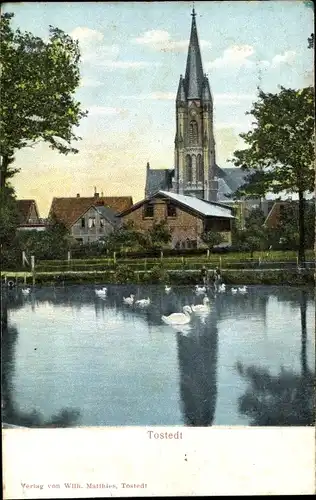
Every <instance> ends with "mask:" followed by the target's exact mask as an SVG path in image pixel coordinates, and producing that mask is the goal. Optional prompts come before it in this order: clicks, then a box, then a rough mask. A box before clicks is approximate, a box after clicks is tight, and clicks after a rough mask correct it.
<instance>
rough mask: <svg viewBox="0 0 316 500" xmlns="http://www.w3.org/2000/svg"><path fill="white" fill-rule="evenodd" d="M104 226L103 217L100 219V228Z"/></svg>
mask: <svg viewBox="0 0 316 500" xmlns="http://www.w3.org/2000/svg"><path fill="white" fill-rule="evenodd" d="M104 226H105V219H104V218H103V217H101V219H100V227H104Z"/></svg>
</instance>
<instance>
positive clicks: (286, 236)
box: [269, 201, 315, 250]
mask: <svg viewBox="0 0 316 500" xmlns="http://www.w3.org/2000/svg"><path fill="white" fill-rule="evenodd" d="M298 217H299V213H298V204H297V203H296V202H291V203H288V204H287V205H286V209H285V210H282V211H281V212H280V216H279V221H278V224H277V226H276V228H275V229H272V230H270V231H269V232H270V236H271V238H272V239H273V240H274V242H275V243H274V244H277V245H278V244H281V245H282V246H283V247H284V248H286V249H291V250H293V249H295V250H296V249H297V248H298V245H299V232H298ZM304 225H305V230H304V234H305V248H312V247H313V242H314V234H315V204H314V202H313V201H309V202H306V206H305V217H304Z"/></svg>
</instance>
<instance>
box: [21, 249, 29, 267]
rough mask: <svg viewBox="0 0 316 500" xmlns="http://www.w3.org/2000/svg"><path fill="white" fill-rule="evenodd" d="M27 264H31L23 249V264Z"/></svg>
mask: <svg viewBox="0 0 316 500" xmlns="http://www.w3.org/2000/svg"><path fill="white" fill-rule="evenodd" d="M25 264H27V265H29V261H28V260H27V258H26V255H25V251H24V250H23V251H22V266H23V267H24V266H25Z"/></svg>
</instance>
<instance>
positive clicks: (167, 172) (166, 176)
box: [145, 168, 173, 196]
mask: <svg viewBox="0 0 316 500" xmlns="http://www.w3.org/2000/svg"><path fill="white" fill-rule="evenodd" d="M172 174H173V169H167V168H160V169H148V170H147V173H146V175H147V177H146V188H145V196H150V195H152V194H153V193H155V192H156V191H159V189H169V188H170V187H171V186H172V180H171V176H172Z"/></svg>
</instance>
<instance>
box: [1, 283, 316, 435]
mask: <svg viewBox="0 0 316 500" xmlns="http://www.w3.org/2000/svg"><path fill="white" fill-rule="evenodd" d="M97 288H100V287H97ZM131 293H133V294H134V295H135V300H137V299H142V298H147V297H149V298H150V305H149V306H148V307H144V308H140V307H138V306H136V305H135V304H134V305H128V304H125V303H124V301H123V297H127V296H129V295H130V294H131ZM207 296H208V297H209V300H210V303H209V312H208V313H203V314H201V313H200V314H199V313H197V312H193V313H192V314H190V322H189V323H188V325H185V326H184V327H179V326H170V325H167V324H165V323H164V322H163V321H162V319H161V316H162V315H169V314H171V313H174V312H181V311H182V308H183V306H185V305H192V304H201V303H202V300H203V295H196V293H195V291H194V287H188V286H186V287H172V289H171V291H170V293H166V291H165V287H164V285H151V286H137V285H107V295H106V297H105V298H102V297H98V296H97V295H96V293H95V287H94V286H93V285H91V286H65V287H42V288H35V289H34V290H32V291H31V293H30V294H29V295H28V296H23V295H22V291H21V289H15V290H7V291H5V293H4V301H3V307H4V311H3V318H4V328H3V334H2V344H3V345H2V408H3V421H5V422H6V423H10V424H14V425H21V426H28V427H68V426H123V425H139V426H155V425H168V426H169V425H188V426H210V425H229V426H235V425H311V424H312V423H313V409H312V402H313V398H312V390H313V387H312V386H313V377H314V371H312V370H314V364H315V354H314V352H315V327H314V325H315V305H314V297H313V290H307V291H306V290H302V289H298V288H291V287H271V286H250V287H248V288H247V293H245V294H242V293H239V292H238V293H236V294H233V293H232V292H231V289H230V287H227V289H226V291H225V292H223V293H218V294H214V291H213V289H209V290H208V291H207ZM6 317H7V321H6Z"/></svg>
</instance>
